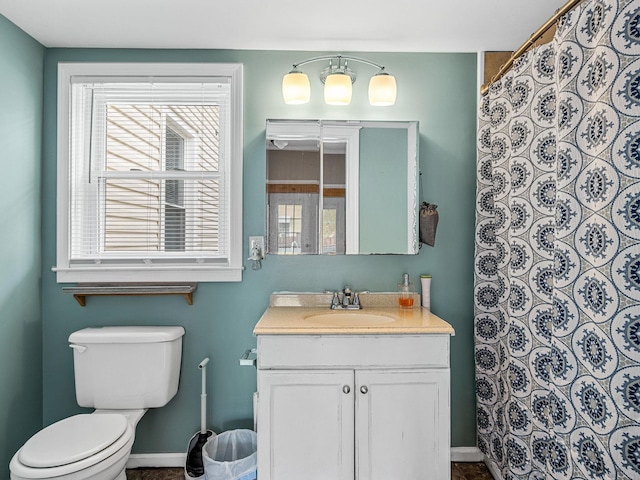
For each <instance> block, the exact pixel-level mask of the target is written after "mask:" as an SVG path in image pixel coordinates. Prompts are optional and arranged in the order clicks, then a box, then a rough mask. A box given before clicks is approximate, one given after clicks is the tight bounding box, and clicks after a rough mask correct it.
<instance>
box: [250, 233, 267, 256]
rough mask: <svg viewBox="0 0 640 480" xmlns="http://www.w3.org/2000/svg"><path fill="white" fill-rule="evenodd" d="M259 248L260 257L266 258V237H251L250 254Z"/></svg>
mask: <svg viewBox="0 0 640 480" xmlns="http://www.w3.org/2000/svg"><path fill="white" fill-rule="evenodd" d="M256 247H257V248H258V250H259V251H260V256H261V257H262V258H264V237H249V252H251V251H252V250H253V249H254V248H256Z"/></svg>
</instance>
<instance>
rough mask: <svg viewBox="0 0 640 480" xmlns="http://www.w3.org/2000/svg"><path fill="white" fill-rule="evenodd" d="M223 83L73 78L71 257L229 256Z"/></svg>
mask: <svg viewBox="0 0 640 480" xmlns="http://www.w3.org/2000/svg"><path fill="white" fill-rule="evenodd" d="M229 106H230V85H229V84H228V83H225V82H224V81H223V80H218V79H216V80H214V81H207V82H203V81H185V80H184V79H181V81H180V82H177V83H175V82H172V81H168V80H167V79H153V78H144V79H135V80H130V79H124V80H122V81H110V82H96V81H87V80H86V79H78V80H77V81H73V82H72V86H71V109H72V110H71V113H72V115H71V116H72V118H71V129H70V137H71V138H70V147H71V148H70V150H71V152H70V155H71V168H70V170H69V185H70V209H69V238H70V242H69V261H70V263H71V264H72V265H73V264H75V265H82V264H95V263H102V264H109V263H115V264H136V263H140V262H143V263H146V264H153V263H162V264H185V263H186V264H189V263H221V264H224V263H226V262H228V257H229V242H230V237H229V223H230V218H229V217H230V212H229V208H228V205H229V198H228V195H229V194H228V190H229V189H228V186H229V176H228V171H229V162H230V155H229V144H230V133H229V132H230V127H229V121H230V120H229V116H230V113H229V108H230V107H229Z"/></svg>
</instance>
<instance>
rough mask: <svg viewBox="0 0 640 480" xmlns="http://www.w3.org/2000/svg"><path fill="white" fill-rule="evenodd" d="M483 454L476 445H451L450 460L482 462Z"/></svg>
mask: <svg viewBox="0 0 640 480" xmlns="http://www.w3.org/2000/svg"><path fill="white" fill-rule="evenodd" d="M483 460H484V454H483V453H482V452H481V451H480V449H479V448H478V447H451V461H452V462H482V461H483Z"/></svg>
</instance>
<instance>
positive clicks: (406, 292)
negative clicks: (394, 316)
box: [398, 273, 413, 308]
mask: <svg viewBox="0 0 640 480" xmlns="http://www.w3.org/2000/svg"><path fill="white" fill-rule="evenodd" d="M398 304H399V305H400V308H413V284H412V283H411V282H410V281H409V274H408V273H405V274H403V275H402V283H399V284H398Z"/></svg>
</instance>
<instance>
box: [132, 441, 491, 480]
mask: <svg viewBox="0 0 640 480" xmlns="http://www.w3.org/2000/svg"><path fill="white" fill-rule="evenodd" d="M186 458H187V454H186V453H132V454H131V456H129V460H128V461H127V468H145V467H146V468H169V467H184V464H185V460H186ZM483 459H484V455H483V454H482V452H481V451H480V450H479V449H478V448H477V447H451V461H452V462H482V461H483ZM489 468H491V467H489ZM494 476H495V475H494ZM497 478H499V477H497Z"/></svg>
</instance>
